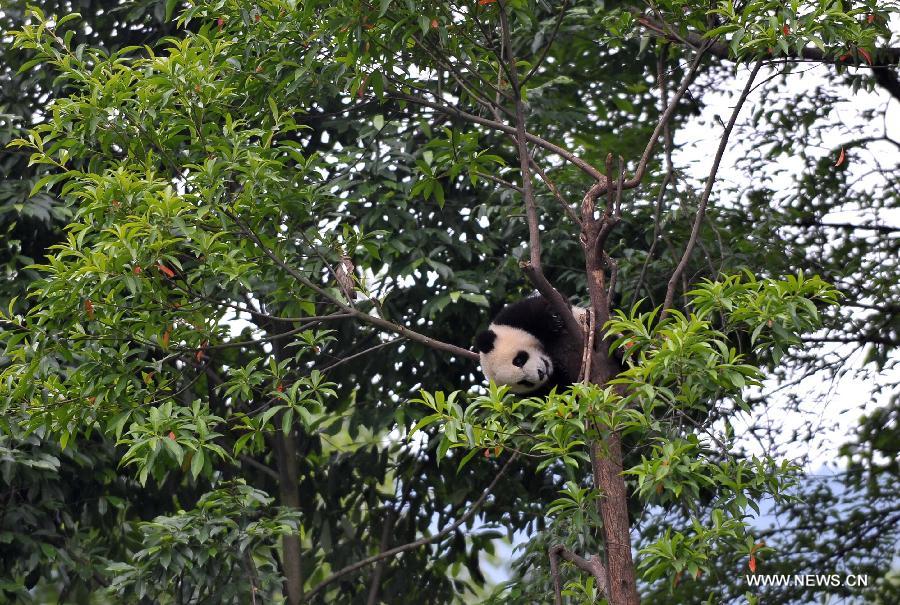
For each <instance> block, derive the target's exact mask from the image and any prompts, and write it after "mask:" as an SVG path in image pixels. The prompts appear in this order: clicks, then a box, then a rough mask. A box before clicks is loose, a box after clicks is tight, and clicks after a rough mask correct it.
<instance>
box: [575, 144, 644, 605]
mask: <svg viewBox="0 0 900 605" xmlns="http://www.w3.org/2000/svg"><path fill="white" fill-rule="evenodd" d="M610 168H611V158H610V159H608V160H607V173H608V174H610V175H611V174H612V173H611V170H610ZM611 187H612V184H609V185H608V187H607V189H609V188H611ZM594 191H595V190H593V189H592V191H591V192H588V194H587V196H586V197H585V200H584V202H583V205H582V234H581V242H582V247H583V249H584V258H585V268H586V270H587V283H588V292H589V293H590V296H591V307H592V310H593V313H594V317H595V318H596V327H597V329H598V330H602V329H603V325H604V324H605V323H606V322H607V321H609V310H610V302H609V297H610V295H611V294H612V293H611V292H607V290H606V288H607V284H606V273H605V270H606V268H607V265H608V264H609V263H608V262H607V261H606V258H607V257H606V254H605V252H604V250H603V244H604V240H605V238H606V235H607V234H608V233H609V231H610V230H611V229H612V227H613V226H614V225H615V223H616V222H617V220H618V219H617V217H616V216H615V214H614V211H613V199H612V196H611V194H609V195H610V197H609V202H608V207H607V209H606V212H605V213H604V215H603V217H602V218H601V219H599V220H597V219H595V218H594V202H595V201H596V195H595V194H594V193H593V192H594ZM596 342H597V345H596V346H595V347H594V350H593V351H592V357H591V367H590V374H589V378H590V381H591V382H592V383H594V384H598V385H601V386H602V385H605V384H606V383H607V382H609V380H611V379H612V378H614V377H615V376H616V375H617V374H618V373H619V371H620V369H621V368H620V367H619V364H618V363H617V362H616V360H615V359H614V358H612V357H611V356H610V355H609V341H608V340H607V339H605V338H598V339H597V340H596ZM598 429H599V430H600V431H601V433H606V434H607V437H606V439H605V440H604V441H603V442H599V441H598V442H595V443H593V444H592V446H591V465H592V467H593V468H592V470H593V474H594V487H595V489H597V490H598V491H599V492H600V503H599V506H600V517H601V518H602V520H603V542H604V545H605V547H606V557H607V561H606V571H607V577H608V591H609V594H607V595H606V596H607V599H608V601H609V603H610V605H639V604H640V601H641V599H640V596H639V595H638V591H637V579H636V574H635V570H634V559H633V558H632V555H631V527H630V524H629V521H628V492H627V490H626V488H625V477H624V476H623V475H622V440H621V437H620V435H619V433H618V432H616V431H612V430H610V428H609V427H603V426H601V427H598Z"/></svg>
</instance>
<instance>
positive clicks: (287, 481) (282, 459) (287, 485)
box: [274, 431, 303, 605]
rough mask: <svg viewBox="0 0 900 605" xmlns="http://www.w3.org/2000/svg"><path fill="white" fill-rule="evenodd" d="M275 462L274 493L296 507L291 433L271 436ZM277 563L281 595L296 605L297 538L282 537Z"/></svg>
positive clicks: (299, 581) (299, 586)
mask: <svg viewBox="0 0 900 605" xmlns="http://www.w3.org/2000/svg"><path fill="white" fill-rule="evenodd" d="M274 441H275V451H276V454H277V459H278V490H279V496H280V498H279V500H280V502H281V505H282V506H287V507H290V508H297V507H299V506H300V489H299V486H298V484H297V479H298V470H297V444H296V441H295V439H294V435H293V433H288V434H287V435H285V434H284V433H283V432H281V431H277V432H276V433H275V436H274ZM281 544H282V558H281V563H282V567H283V570H282V571H283V572H284V592H285V596H286V597H287V602H288V605H299V603H300V600H301V599H302V598H303V566H302V565H301V563H300V536H299V535H298V534H285V535H284V536H283V537H282V539H281Z"/></svg>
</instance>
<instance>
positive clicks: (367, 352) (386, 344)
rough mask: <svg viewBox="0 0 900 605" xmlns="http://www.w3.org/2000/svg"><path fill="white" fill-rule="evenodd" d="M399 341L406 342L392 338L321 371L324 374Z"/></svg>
mask: <svg viewBox="0 0 900 605" xmlns="http://www.w3.org/2000/svg"><path fill="white" fill-rule="evenodd" d="M401 340H406V339H405V338H404V337H402V336H398V337H397V338H392V339H391V340H388V341H386V342H382V343H378V344H377V345H374V346H371V347H369V348H368V349H365V350H364V351H360V352H359V353H354V354H353V355H350V356H349V357H344V358H343V359H339V360H338V361H336V362H334V363H333V364H331V365H330V366H327V367H324V368H322V370H321V371H322V373H323V374H324V373H325V372H327V371H328V370H332V369H334V368H336V367H338V366H339V365H342V364H345V363H347V362H348V361H353V360H354V359H356V358H357V357H362V356H363V355H368V354H369V353H371V352H372V351H377V350H378V349H381V348H383V347H387V346H390V345H392V344H396V343H398V342H400V341H401Z"/></svg>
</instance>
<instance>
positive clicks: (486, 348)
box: [475, 330, 497, 353]
mask: <svg viewBox="0 0 900 605" xmlns="http://www.w3.org/2000/svg"><path fill="white" fill-rule="evenodd" d="M495 340H497V334H496V333H495V332H494V331H493V330H485V331H484V332H481V333H479V334H478V336H476V337H475V348H476V349H477V350H478V352H479V353H490V352H491V351H493V350H494V341H495Z"/></svg>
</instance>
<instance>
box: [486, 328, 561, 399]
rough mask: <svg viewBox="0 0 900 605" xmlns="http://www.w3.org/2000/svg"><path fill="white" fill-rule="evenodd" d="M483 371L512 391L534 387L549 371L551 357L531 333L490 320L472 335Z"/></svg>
mask: <svg viewBox="0 0 900 605" xmlns="http://www.w3.org/2000/svg"><path fill="white" fill-rule="evenodd" d="M475 347H476V348H477V349H478V353H479V357H480V358H481V370H482V372H484V375H485V376H486V377H487V378H488V379H489V380H493V381H494V382H495V383H496V384H498V385H506V386H508V387H509V390H510V391H512V392H513V393H519V394H526V393H531V392H533V391H537V390H538V389H540V388H541V387H543V386H544V385H545V384H547V382H548V381H549V380H550V377H551V376H552V375H553V361H552V360H551V359H550V356H549V355H548V354H547V352H546V351H545V350H544V346H543V345H542V344H541V341H540V340H538V339H537V338H536V337H535V336H534V335H533V334H531V333H530V332H527V331H525V330H522V329H521V328H514V327H512V326H505V325H497V324H492V325H491V326H490V327H489V328H488V329H487V330H485V331H484V332H481V333H480V334H479V335H478V336H477V337H476V338H475Z"/></svg>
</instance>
